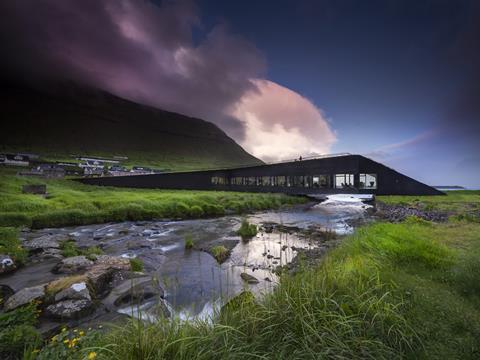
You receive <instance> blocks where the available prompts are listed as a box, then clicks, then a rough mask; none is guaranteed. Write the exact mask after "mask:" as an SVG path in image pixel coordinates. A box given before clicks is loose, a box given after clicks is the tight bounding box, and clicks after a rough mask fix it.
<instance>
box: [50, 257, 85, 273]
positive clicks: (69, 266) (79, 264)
mask: <svg viewBox="0 0 480 360" xmlns="http://www.w3.org/2000/svg"><path fill="white" fill-rule="evenodd" d="M92 266H93V261H91V260H88V259H87V258H86V257H85V256H83V255H82V256H73V257H69V258H65V259H63V260H62V261H61V262H59V263H58V264H57V265H56V266H55V267H54V268H53V270H52V271H53V272H54V273H58V274H75V273H79V272H83V271H86V270H87V269H89V268H90V267H92Z"/></svg>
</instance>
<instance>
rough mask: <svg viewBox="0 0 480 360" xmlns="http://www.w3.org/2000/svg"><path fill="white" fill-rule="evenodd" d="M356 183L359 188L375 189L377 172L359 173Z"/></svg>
mask: <svg viewBox="0 0 480 360" xmlns="http://www.w3.org/2000/svg"><path fill="white" fill-rule="evenodd" d="M358 185H359V186H358V187H359V188H360V189H376V188H377V174H360V181H359V183H358Z"/></svg>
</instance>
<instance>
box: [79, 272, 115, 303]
mask: <svg viewBox="0 0 480 360" xmlns="http://www.w3.org/2000/svg"><path fill="white" fill-rule="evenodd" d="M115 272H116V270H115V269H112V268H109V267H104V266H94V267H92V268H91V269H90V270H88V271H87V272H86V273H85V275H86V276H87V279H88V282H89V283H90V285H91V286H92V289H93V291H94V293H95V296H96V297H97V298H99V297H103V296H104V295H105V294H106V292H107V291H109V290H110V288H111V285H110V283H111V282H112V280H113V276H114V274H115Z"/></svg>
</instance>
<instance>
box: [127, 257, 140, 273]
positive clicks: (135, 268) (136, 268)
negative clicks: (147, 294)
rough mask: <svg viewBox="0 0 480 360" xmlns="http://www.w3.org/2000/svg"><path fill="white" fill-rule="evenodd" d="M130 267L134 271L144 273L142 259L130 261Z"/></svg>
mask: <svg viewBox="0 0 480 360" xmlns="http://www.w3.org/2000/svg"><path fill="white" fill-rule="evenodd" d="M130 267H131V269H132V271H136V272H142V271H143V261H142V260H141V259H137V258H134V259H130Z"/></svg>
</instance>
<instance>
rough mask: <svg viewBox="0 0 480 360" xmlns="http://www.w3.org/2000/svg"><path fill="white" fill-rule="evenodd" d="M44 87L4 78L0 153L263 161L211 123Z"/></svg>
mask: <svg viewBox="0 0 480 360" xmlns="http://www.w3.org/2000/svg"><path fill="white" fill-rule="evenodd" d="M45 89H47V90H45V91H44V90H41V91H40V90H37V89H33V88H31V87H27V86H20V85H18V84H15V85H13V84H11V83H5V82H4V85H3V86H2V88H1V90H0V92H1V97H0V106H1V108H2V113H3V114H4V119H6V120H7V121H6V122H4V124H3V125H2V131H1V132H0V151H16V150H19V151H29V152H37V153H41V154H42V155H44V156H45V157H47V158H52V159H69V158H70V157H71V155H90V156H113V155H118V156H128V158H129V160H128V161H127V163H126V164H127V165H150V166H155V167H164V168H169V169H193V168H207V167H221V166H236V165H247V164H248V165H250V164H258V163H260V160H258V159H257V158H255V157H253V156H252V155H250V154H248V153H247V152H246V151H245V150H243V149H242V148H241V147H240V146H239V145H238V144H237V143H236V142H235V141H234V140H232V139H231V138H230V137H228V136H227V135H226V134H225V133H224V132H223V131H222V130H220V129H219V128H218V127H217V126H216V125H214V124H212V123H210V122H207V121H204V120H201V119H196V118H191V117H188V116H184V115H180V114H177V113H172V112H168V111H163V110H160V109H156V108H153V107H149V106H145V105H140V104H137V103H134V102H131V101H128V100H125V99H122V98H119V97H117V96H114V95H112V94H110V93H107V92H104V91H101V90H97V89H91V88H86V87H81V86H78V85H74V84H71V83H62V84H55V85H52V84H48V85H45ZM186 101H188V100H186Z"/></svg>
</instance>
